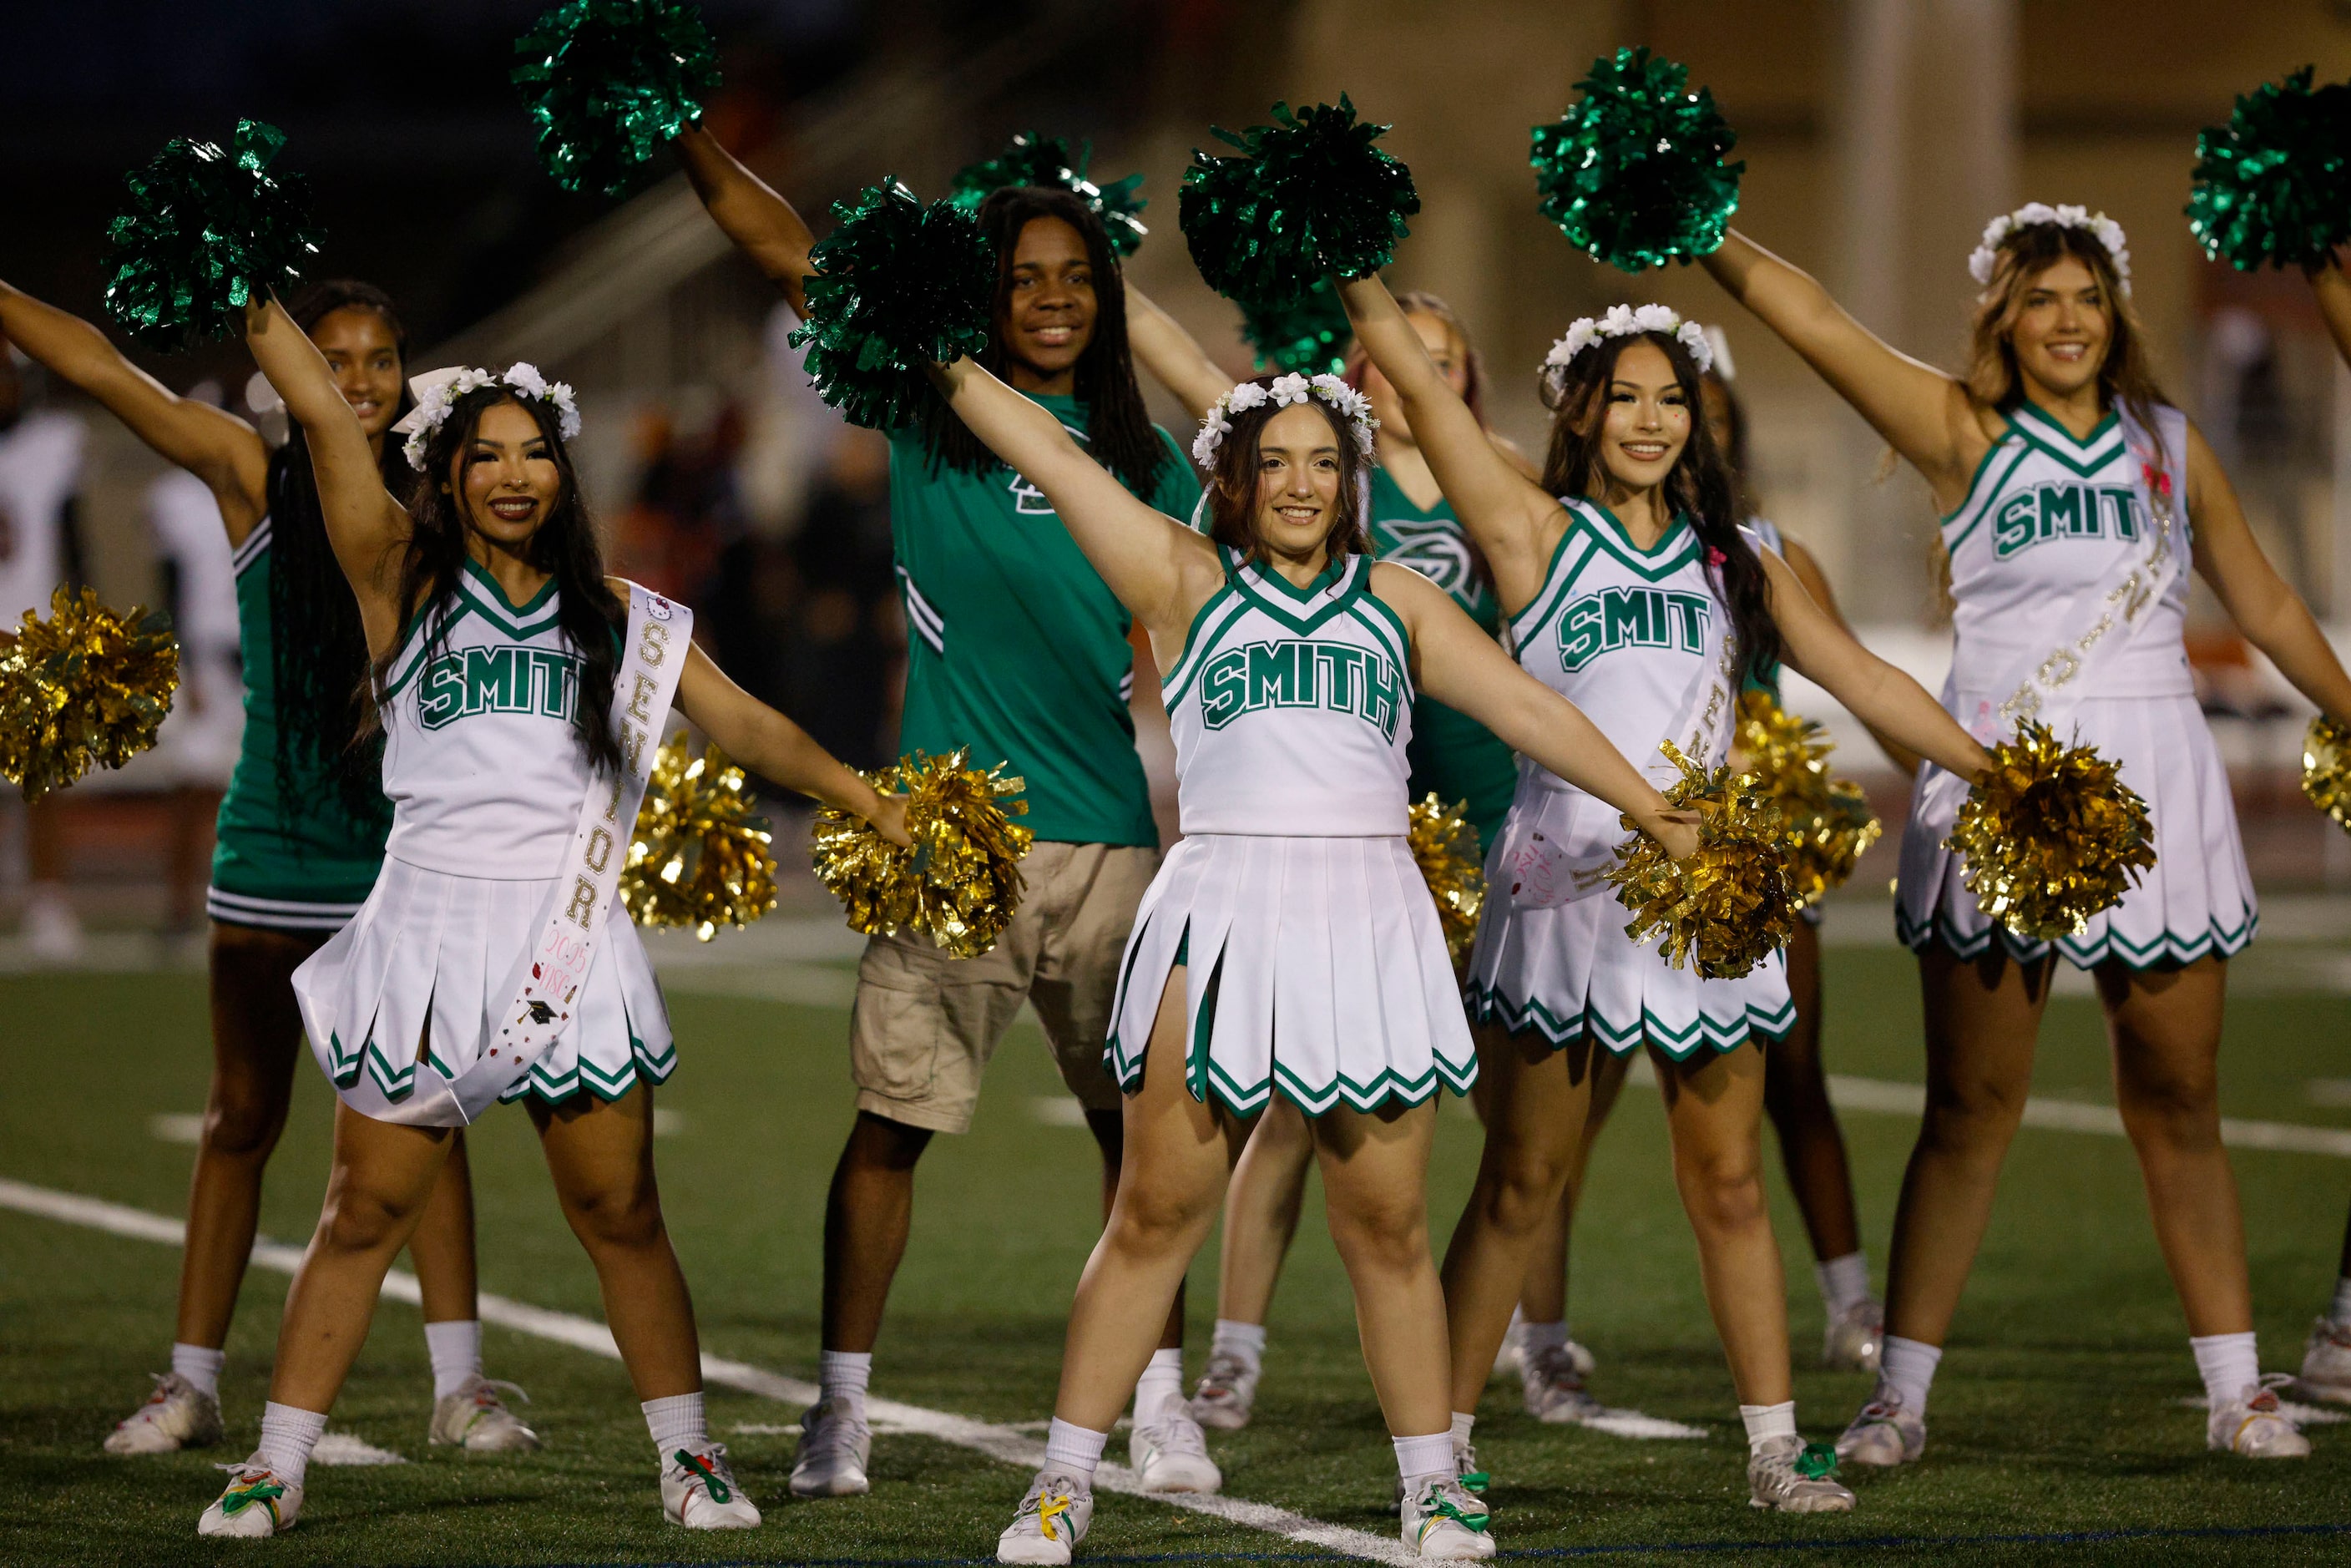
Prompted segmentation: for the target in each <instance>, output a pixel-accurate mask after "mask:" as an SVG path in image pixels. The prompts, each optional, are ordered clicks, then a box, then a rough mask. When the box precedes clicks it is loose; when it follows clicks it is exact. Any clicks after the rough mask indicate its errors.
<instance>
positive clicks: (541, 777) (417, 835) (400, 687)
mask: <svg viewBox="0 0 2351 1568" xmlns="http://www.w3.org/2000/svg"><path fill="white" fill-rule="evenodd" d="M558 609H559V606H558V602H557V598H556V588H555V584H554V582H553V581H552V580H550V581H549V583H548V584H547V586H546V587H544V588H542V589H541V590H539V591H538V593H537V594H535V595H534V596H533V597H532V599H531V601H530V602H529V603H528V604H515V603H512V602H510V601H508V600H507V596H506V593H505V591H503V590H501V589H500V588H499V587H498V585H497V581H496V579H494V578H492V577H491V576H490V574H489V573H488V572H486V571H485V570H483V569H482V568H481V567H480V566H478V565H477V564H475V562H474V561H473V560H472V559H470V558H469V559H467V560H466V561H465V569H464V570H463V572H462V573H460V575H459V577H458V580H457V587H456V591H455V593H454V594H452V595H450V596H449V597H448V598H447V599H444V601H441V603H440V604H439V605H437V606H434V607H433V608H431V609H428V610H427V611H426V612H424V613H423V614H422V615H420V616H418V617H417V619H416V622H415V623H414V624H413V625H412V626H411V627H410V629H409V632H408V635H407V636H406V637H405V638H403V639H402V645H401V650H400V654H399V657H398V658H397V659H395V660H394V661H393V663H392V669H391V673H390V675H389V677H388V679H387V681H386V683H385V693H384V696H383V699H382V701H383V706H384V723H383V727H384V737H385V738H384V752H383V792H384V793H385V794H386V795H388V796H390V797H391V798H392V837H391V838H390V839H389V840H388V841H386V842H385V844H384V853H386V854H387V855H390V856H392V857H393V858H394V859H397V860H402V861H406V862H408V863H409V864H411V865H418V866H423V867H424V868H425V869H426V870H428V871H437V872H443V873H447V874H449V875H451V876H463V877H475V878H488V879H493V880H511V879H528V878H543V877H552V876H555V875H556V874H557V873H559V871H560V869H561V866H562V862H563V855H564V852H565V850H566V849H568V848H569V845H570V842H571V834H572V830H573V829H574V828H576V827H577V826H578V825H579V821H580V801H581V800H584V799H586V797H587V792H588V789H589V786H590V782H591V781H592V780H591V773H590V768H589V766H588V754H587V751H586V749H585V748H584V747H582V746H581V744H580V730H579V724H578V717H577V716H578V709H579V699H580V655H579V653H578V652H577V651H576V650H574V648H573V647H572V645H571V642H570V640H569V638H568V637H566V636H565V635H564V634H563V631H562V628H561V627H560V626H559V624H558V622H557V619H556V617H557V613H558Z"/></svg>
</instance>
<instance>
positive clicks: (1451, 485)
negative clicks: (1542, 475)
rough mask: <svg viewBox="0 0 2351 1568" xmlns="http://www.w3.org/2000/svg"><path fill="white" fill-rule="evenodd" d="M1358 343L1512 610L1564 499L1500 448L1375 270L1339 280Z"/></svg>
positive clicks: (1554, 535) (1536, 568)
mask: <svg viewBox="0 0 2351 1568" xmlns="http://www.w3.org/2000/svg"><path fill="white" fill-rule="evenodd" d="M1337 283H1338V289H1339V298H1340V299H1341V300H1342V301H1343V302H1344V303H1345V305H1346V307H1347V319H1348V320H1349V321H1350V322H1352V323H1353V326H1354V329H1355V341H1356V342H1358V343H1360V344H1362V345H1363V349H1364V353H1365V354H1367V355H1368V356H1370V358H1371V361H1372V363H1374V364H1375V365H1377V366H1378V367H1379V368H1380V374H1382V375H1384V376H1385V377H1387V379H1388V382H1389V384H1390V385H1392V386H1394V387H1395V390H1396V395H1397V396H1398V397H1399V398H1401V399H1403V400H1404V406H1405V417H1407V418H1408V419H1410V420H1411V421H1412V434H1413V439H1414V441H1416V443H1418V444H1419V446H1420V450H1421V452H1422V454H1423V455H1425V456H1426V457H1427V459H1428V469H1429V472H1430V473H1432V474H1434V475H1435V476H1437V487H1438V488H1440V489H1441V490H1443V491H1444V492H1445V498H1446V500H1447V501H1449V502H1450V503H1452V506H1453V512H1454V515H1455V516H1456V517H1459V518H1460V519H1461V526H1462V527H1463V528H1466V529H1468V533H1469V537H1470V538H1473V539H1475V540H1476V541H1477V543H1478V548H1479V549H1480V550H1482V551H1484V552H1485V556H1486V559H1487V562H1488V564H1489V565H1490V566H1491V567H1492V568H1493V570H1494V579H1495V583H1496V586H1497V587H1499V589H1500V590H1501V594H1502V601H1503V607H1504V608H1505V609H1508V610H1510V611H1513V612H1515V611H1516V610H1518V609H1519V608H1520V606H1522V605H1524V604H1525V603H1526V602H1527V601H1529V600H1530V599H1531V598H1533V597H1534V595H1535V593H1536V592H1537V591H1540V590H1541V586H1542V577H1543V571H1544V569H1545V568H1546V567H1548V566H1549V565H1550V559H1549V557H1550V551H1549V549H1548V548H1547V547H1548V546H1550V545H1552V544H1555V543H1556V542H1557V539H1558V528H1560V527H1562V526H1563V524H1562V520H1561V517H1560V508H1559V503H1558V502H1557V501H1555V500H1553V499H1552V497H1549V496H1546V495H1544V494H1543V492H1542V489H1541V486H1537V485H1536V484H1534V483H1533V482H1532V481H1531V480H1530V479H1529V478H1528V477H1527V476H1526V475H1525V474H1523V473H1522V472H1520V469H1519V468H1518V467H1517V466H1515V465H1513V464H1512V463H1511V462H1510V459H1509V458H1508V457H1506V456H1504V455H1503V454H1502V453H1501V452H1499V451H1498V450H1497V449H1496V448H1495V445H1494V443H1493V441H1492V440H1491V439H1490V438H1489V436H1488V435H1487V434H1486V429H1485V427H1484V426H1483V425H1481V424H1479V423H1478V416H1477V415H1476V414H1474V413H1470V412H1469V405H1468V403H1466V402H1462V401H1461V394H1460V393H1458V392H1455V391H1454V390H1453V383H1452V382H1448V381H1447V380H1446V379H1445V377H1444V375H1443V373H1442V372H1440V371H1438V370H1437V363H1436V361H1433V360H1431V359H1430V358H1429V357H1428V346H1427V345H1426V343H1423V342H1422V341H1421V340H1420V334H1419V333H1417V332H1416V331H1414V330H1413V329H1412V323H1411V322H1409V321H1407V320H1405V314H1404V311H1403V310H1402V309H1400V308H1397V305H1396V302H1395V296H1394V295H1392V294H1390V293H1389V292H1388V286H1387V285H1386V284H1385V283H1384V282H1383V281H1381V280H1380V278H1378V277H1358V278H1353V279H1339V280H1337Z"/></svg>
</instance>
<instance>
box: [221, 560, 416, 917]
mask: <svg viewBox="0 0 2351 1568" xmlns="http://www.w3.org/2000/svg"><path fill="white" fill-rule="evenodd" d="M269 540H270V527H269V519H268V518H267V517H264V518H262V519H261V521H260V523H259V524H258V525H256V527H255V528H254V530H253V532H252V533H251V534H250V535H248V536H246V541H245V543H244V544H243V545H242V546H240V547H239V548H238V549H237V551H236V555H235V563H234V564H235V569H236V625H237V647H238V651H239V653H241V655H242V656H243V659H244V664H245V744H244V746H243V747H242V749H240V750H239V752H238V753H237V758H236V771H235V774H233V775H232V776H231V778H230V779H229V787H228V793H227V794H225V795H224V796H223V797H222V798H221V806H220V818H219V822H218V826H217V830H216V841H215V843H214V849H213V880H212V885H211V887H209V888H207V889H206V890H205V893H204V909H205V912H206V913H207V914H209V915H211V916H212V917H213V918H214V920H217V921H220V922H222V923H224V924H225V925H259V926H265V927H268V928H271V929H274V930H281V931H311V932H317V933H319V934H320V935H321V936H324V935H327V934H329V933H332V932H334V931H337V930H340V928H341V927H342V925H344V924H345V923H346V922H347V921H349V920H350V917H351V916H352V915H356V914H358V913H359V908H360V904H363V903H365V902H366V900H367V895H368V891H369V890H370V889H371V888H372V887H373V886H374V885H375V878H376V873H377V871H378V870H379V869H380V868H381V866H382V864H383V841H384V836H385V835H386V834H387V833H388V832H390V831H391V829H392V809H391V806H390V804H389V803H387V804H386V805H385V808H384V810H383V812H382V814H381V816H378V817H374V818H371V819H370V820H369V821H364V822H358V821H352V820H351V819H350V816H349V814H348V813H346V812H345V811H344V810H343V809H342V806H341V796H340V793H339V791H338V790H337V789H336V787H335V781H334V779H332V777H331V776H330V775H329V772H328V769H327V768H326V767H325V765H324V762H323V760H322V759H321V758H319V757H318V756H317V755H316V753H315V751H314V750H313V749H312V748H310V747H298V748H297V749H296V752H295V758H294V761H295V768H294V777H295V783H296V796H297V798H296V799H294V800H287V799H286V798H285V797H284V796H283V795H282V794H281V793H280V791H279V789H278V787H277V694H276V692H275V690H274V689H273V676H272V672H273V670H274V669H275V667H276V666H275V664H273V663H272V655H271V646H270V624H269Z"/></svg>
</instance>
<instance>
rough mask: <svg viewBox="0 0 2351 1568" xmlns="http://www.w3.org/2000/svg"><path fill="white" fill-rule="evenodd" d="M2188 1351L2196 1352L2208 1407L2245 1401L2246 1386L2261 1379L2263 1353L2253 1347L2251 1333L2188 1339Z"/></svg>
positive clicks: (2207, 1335)
mask: <svg viewBox="0 0 2351 1568" xmlns="http://www.w3.org/2000/svg"><path fill="white" fill-rule="evenodd" d="M2188 1348H2189V1349H2190V1350H2192V1351H2194V1352H2195V1353H2196V1370H2197V1371H2198V1372H2199V1373H2200V1374H2202V1375H2203V1378H2204V1398H2205V1400H2206V1402H2207V1403H2209V1404H2212V1405H2225V1404H2227V1403H2228V1402H2229V1401H2230V1400H2231V1399H2242V1398H2243V1397H2244V1396H2245V1389H2246V1387H2247V1386H2248V1385H2252V1384H2256V1383H2259V1382H2260V1381H2261V1380H2262V1353H2261V1352H2260V1351H2259V1350H2257V1349H2255V1348H2254V1345H2253V1335H2252V1333H2251V1331H2248V1332H2246V1333H2208V1334H2205V1335H2203V1336H2201V1337H2200V1338H2191V1339H2189V1342H2188Z"/></svg>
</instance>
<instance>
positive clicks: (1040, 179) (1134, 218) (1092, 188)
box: [947, 131, 1151, 256]
mask: <svg viewBox="0 0 2351 1568" xmlns="http://www.w3.org/2000/svg"><path fill="white" fill-rule="evenodd" d="M1093 151H1094V150H1093V143H1092V142H1091V141H1081V142H1079V143H1078V152H1077V156H1076V157H1074V158H1072V157H1071V156H1070V144H1069V143H1068V142H1067V141H1063V140H1061V138H1060V137H1058V136H1040V135H1039V134H1038V133H1037V132H1035V131H1016V132H1014V133H1013V137H1012V140H1011V141H1008V142H1006V143H1005V144H1004V151H1003V152H999V153H998V154H997V155H996V156H995V157H993V158H989V159H987V160H984V161H983V162H977V163H967V164H966V165H965V166H964V167H963V169H962V170H961V171H960V172H957V173H956V177H955V188H954V189H953V190H951V191H949V192H948V193H947V200H948V201H950V202H952V203H954V204H956V206H958V207H961V208H962V209H963V210H964V211H966V212H967V213H976V212H977V211H978V210H979V204H980V203H982V202H984V201H986V200H987V198H988V197H989V196H991V195H993V194H995V193H997V192H998V191H1001V190H1003V189H1005V188H1006V187H1007V186H1010V185H1043V186H1045V187H1047V188H1048V189H1052V190H1061V191H1067V192H1069V193H1071V195H1073V196H1075V197H1077V198H1078V200H1080V201H1081V202H1083V203H1084V204H1086V207H1087V209H1088V210H1089V211H1090V212H1092V214H1093V215H1094V216H1096V217H1097V218H1100V219H1101V220H1102V232H1103V233H1104V234H1105V235H1109V236H1110V248H1111V253H1112V254H1113V255H1114V256H1133V255H1134V250H1135V247H1136V246H1139V245H1141V244H1142V243H1143V236H1144V235H1146V234H1148V233H1150V232H1151V231H1150V230H1148V229H1146V228H1144V226H1143V219H1142V216H1141V214H1142V212H1143V209H1144V207H1146V206H1148V205H1150V204H1149V203H1148V202H1145V201H1144V200H1143V199H1142V198H1141V197H1140V196H1137V195H1136V194H1135V193H1134V192H1135V187H1137V186H1138V185H1141V184H1142V183H1143V176H1142V175H1140V174H1129V175H1128V176H1127V177H1126V178H1125V179H1123V180H1114V181H1113V182H1112V183H1109V184H1107V185H1097V184H1095V183H1093V182H1092V180H1089V179H1087V178H1086V163H1087V162H1088V160H1090V159H1091V158H1092V156H1093Z"/></svg>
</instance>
